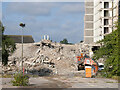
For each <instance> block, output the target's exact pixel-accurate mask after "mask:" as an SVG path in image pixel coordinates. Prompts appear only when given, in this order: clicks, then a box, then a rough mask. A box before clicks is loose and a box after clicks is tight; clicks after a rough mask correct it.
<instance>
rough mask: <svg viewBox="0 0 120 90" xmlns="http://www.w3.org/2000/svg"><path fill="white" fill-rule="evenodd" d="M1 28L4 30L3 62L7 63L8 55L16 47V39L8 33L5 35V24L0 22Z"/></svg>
mask: <svg viewBox="0 0 120 90" xmlns="http://www.w3.org/2000/svg"><path fill="white" fill-rule="evenodd" d="M0 28H1V29H0V30H1V32H2V64H3V65H6V64H7V62H8V57H9V55H10V54H11V53H13V52H14V51H15V49H16V46H15V43H14V41H13V40H12V39H11V38H9V37H8V36H7V35H4V30H5V28H4V26H3V25H2V23H1V22H0Z"/></svg>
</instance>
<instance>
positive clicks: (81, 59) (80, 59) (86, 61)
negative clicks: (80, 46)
mask: <svg viewBox="0 0 120 90" xmlns="http://www.w3.org/2000/svg"><path fill="white" fill-rule="evenodd" d="M77 63H78V70H85V77H93V76H95V75H96V74H97V71H98V63H97V62H96V61H95V60H93V59H91V58H90V57H89V56H87V55H84V56H83V53H81V55H79V56H77Z"/></svg>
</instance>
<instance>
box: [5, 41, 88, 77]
mask: <svg viewBox="0 0 120 90" xmlns="http://www.w3.org/2000/svg"><path fill="white" fill-rule="evenodd" d="M16 47H17V49H16V51H15V52H14V53H13V54H12V55H11V56H9V62H8V66H3V72H7V73H9V71H13V73H14V71H15V69H17V70H20V67H21V64H20V63H21V61H22V59H21V44H16ZM23 50H24V52H23V57H24V58H23V66H24V68H25V70H26V72H32V73H37V74H39V75H44V73H47V74H50V73H52V74H67V73H69V72H71V71H74V70H77V62H76V61H77V59H76V56H77V55H80V52H83V53H84V54H89V46H85V45H84V44H82V43H81V44H74V45H65V44H60V43H53V42H51V41H49V40H43V41H40V42H38V43H33V44H32V43H30V44H24V45H23ZM6 67H8V68H6Z"/></svg>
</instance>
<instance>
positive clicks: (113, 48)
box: [93, 23, 120, 77]
mask: <svg viewBox="0 0 120 90" xmlns="http://www.w3.org/2000/svg"><path fill="white" fill-rule="evenodd" d="M118 24H119V23H118ZM118 24H117V25H116V28H117V29H116V30H114V31H113V32H112V33H111V34H108V35H106V36H105V38H104V39H103V40H101V41H99V42H98V43H100V44H102V46H101V47H100V48H99V49H98V50H96V51H95V53H94V56H93V58H94V59H99V58H104V59H105V69H104V72H105V73H106V75H107V77H112V76H119V75H120V69H119V67H120V65H119V61H120V52H119V48H120V46H119V44H120V43H119V40H120V35H119V33H118V31H120V26H119V25H118Z"/></svg>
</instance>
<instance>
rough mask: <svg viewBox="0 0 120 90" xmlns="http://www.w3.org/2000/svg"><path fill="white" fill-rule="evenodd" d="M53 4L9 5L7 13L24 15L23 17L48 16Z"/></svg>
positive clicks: (25, 3)
mask: <svg viewBox="0 0 120 90" xmlns="http://www.w3.org/2000/svg"><path fill="white" fill-rule="evenodd" d="M55 6H56V4H53V3H39V2H38V3H37V2H17V3H11V4H9V5H8V7H7V9H8V10H7V11H8V13H11V14H12V13H14V14H24V15H33V16H36V15H37V16H39V15H50V13H51V9H52V8H53V7H55Z"/></svg>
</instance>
